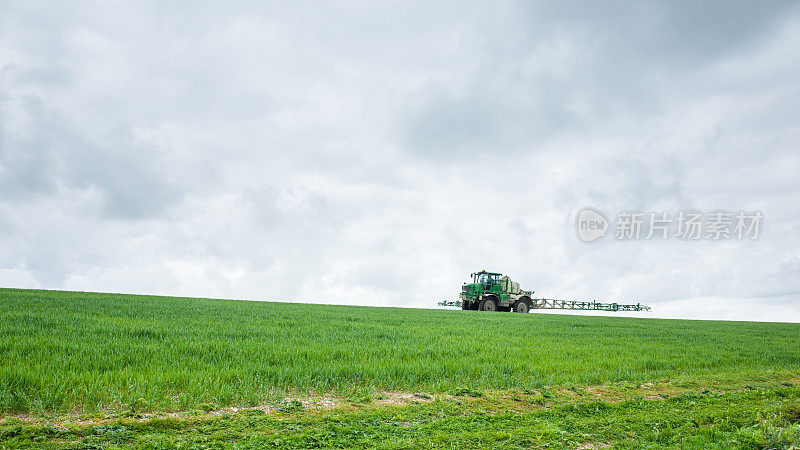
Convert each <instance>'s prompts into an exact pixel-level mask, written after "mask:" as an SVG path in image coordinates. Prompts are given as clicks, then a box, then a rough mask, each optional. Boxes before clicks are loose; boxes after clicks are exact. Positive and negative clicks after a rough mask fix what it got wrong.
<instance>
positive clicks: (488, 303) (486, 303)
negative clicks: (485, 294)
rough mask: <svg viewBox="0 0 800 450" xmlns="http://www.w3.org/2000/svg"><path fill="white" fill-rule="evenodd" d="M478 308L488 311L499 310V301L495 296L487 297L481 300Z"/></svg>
mask: <svg viewBox="0 0 800 450" xmlns="http://www.w3.org/2000/svg"><path fill="white" fill-rule="evenodd" d="M478 309H479V310H481V311H488V312H494V311H497V301H496V300H495V299H493V298H485V299H483V300H481V304H480V305H479V306H478Z"/></svg>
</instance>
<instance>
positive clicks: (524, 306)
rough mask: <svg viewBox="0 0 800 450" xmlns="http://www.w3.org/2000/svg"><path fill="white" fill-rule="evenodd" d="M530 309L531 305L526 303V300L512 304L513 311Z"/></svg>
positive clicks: (524, 311) (521, 311)
mask: <svg viewBox="0 0 800 450" xmlns="http://www.w3.org/2000/svg"><path fill="white" fill-rule="evenodd" d="M530 310H531V305H529V304H528V301H527V300H520V301H518V302H517V303H515V304H514V312H518V313H526V312H528V311H530Z"/></svg>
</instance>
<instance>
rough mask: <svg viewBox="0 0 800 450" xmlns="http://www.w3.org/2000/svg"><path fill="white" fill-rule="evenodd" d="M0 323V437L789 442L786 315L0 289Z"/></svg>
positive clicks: (792, 398) (106, 441)
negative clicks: (396, 398)
mask: <svg viewBox="0 0 800 450" xmlns="http://www.w3.org/2000/svg"><path fill="white" fill-rule="evenodd" d="M0 318H2V321H0V448H5V447H9V448H14V447H26V446H45V447H47V446H51V447H74V446H76V445H78V446H89V447H91V446H93V445H96V446H111V447H113V446H115V445H118V446H123V447H128V446H133V447H137V446H143V447H151V448H159V446H162V447H165V448H170V447H176V446H177V447H181V448H188V447H202V446H212V447H213V446H214V445H220V446H223V447H225V446H239V447H243V448H247V447H260V446H263V445H264V444H269V445H272V446H278V447H309V446H324V447H336V446H346V447H351V446H356V447H358V446H363V447H374V446H382V447H387V448H393V447H394V448H396V447H418V446H443V447H484V446H506V447H530V446H537V447H538V446H543V445H550V446H555V447H577V446H579V445H584V444H585V445H589V444H598V445H600V444H603V445H605V444H613V445H615V446H622V447H625V446H629V447H639V446H641V445H644V444H645V443H648V445H651V444H652V445H655V446H677V447H681V446H684V447H685V446H689V447H691V446H698V447H703V446H708V444H709V443H713V442H724V443H727V444H726V445H721V446H720V448H728V447H752V448H763V447H764V446H767V447H769V446H770V445H772V446H773V447H778V448H780V447H787V446H789V445H792V443H794V442H796V440H797V439H800V437H798V434H797V432H798V429H799V428H798V427H800V425H798V417H800V412H798V411H800V401H799V400H798V399H800V391H799V390H798V388H797V387H796V386H795V385H796V384H797V381H798V379H800V345H798V342H800V325H798V324H781V323H755V322H709V321H685V320H658V319H632V318H625V317H613V318H609V317H581V316H559V315H540V314H535V313H532V314H510V313H481V312H473V311H460V310H419V309H401V308H368V307H352V306H331V305H308V304H291V303H267V302H244V301H232V300H210V299H191V298H172V297H155V296H134V295H121V294H96V293H77V292H60V291H37V290H16V289H0ZM781 383H784V384H781ZM642 386H655V387H653V388H650V389H652V390H653V392H652V393H647V392H644V391H642V389H645V388H643V387H642ZM397 392H400V393H413V395H411V396H410V398H413V400H410V401H405V402H403V404H402V405H398V404H396V403H392V402H388V403H387V400H381V399H384V398H386V397H387V396H388V395H389V394H391V393H397ZM322 396H327V397H331V398H335V399H337V400H336V401H337V402H338V403H340V404H341V405H343V406H341V407H338V406H337V407H335V408H323V409H319V408H314V407H307V406H308V402H307V401H305V399H313V398H317V397H322ZM300 400H304V401H300ZM338 403H337V404H338ZM265 405H267V407H264V406H265ZM228 407H238V408H245V409H244V410H243V411H244V413H229V410H226V409H225V408H228ZM169 412H180V414H182V415H180V416H175V415H169V414H168V413H169ZM98 427H106V428H98ZM114 427H116V428H114ZM224 430H232V431H224ZM796 445H800V442H798V443H797V444H796Z"/></svg>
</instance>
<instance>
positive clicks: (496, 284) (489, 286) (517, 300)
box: [459, 270, 533, 313]
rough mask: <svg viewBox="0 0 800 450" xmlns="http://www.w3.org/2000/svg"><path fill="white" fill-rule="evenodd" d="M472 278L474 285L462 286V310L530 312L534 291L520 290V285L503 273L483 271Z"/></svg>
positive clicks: (465, 284) (474, 274) (466, 284)
mask: <svg viewBox="0 0 800 450" xmlns="http://www.w3.org/2000/svg"><path fill="white" fill-rule="evenodd" d="M471 276H472V283H464V285H463V286H461V294H460V295H459V298H460V299H461V309H465V310H470V309H471V310H478V311H514V312H519V313H526V312H528V311H530V309H531V295H533V291H523V290H522V289H520V288H519V283H517V282H515V281H511V279H510V278H509V277H507V276H503V274H501V273H494V272H487V271H485V270H481V271H480V272H478V273H473V274H471Z"/></svg>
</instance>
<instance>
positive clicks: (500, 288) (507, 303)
mask: <svg viewBox="0 0 800 450" xmlns="http://www.w3.org/2000/svg"><path fill="white" fill-rule="evenodd" d="M470 276H471V277H472V282H471V283H464V284H463V285H462V286H461V293H460V294H459V296H458V297H459V300H455V301H452V300H450V301H448V300H444V301H441V302H439V303H438V304H439V306H455V307H460V308H461V309H464V310H477V311H514V312H520V313H526V312H528V311H530V310H531V309H574V310H584V311H649V310H650V307H649V306H644V305H642V304H640V303H636V304H635V305H623V304H620V303H601V302H597V301H576V300H554V299H549V298H533V292H534V291H524V290H522V289H520V287H519V283H517V282H516V281H511V278H509V277H508V276H504V275H503V274H501V273H494V272H487V271H485V270H481V271H480V272H477V273H473V274H471V275H470Z"/></svg>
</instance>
